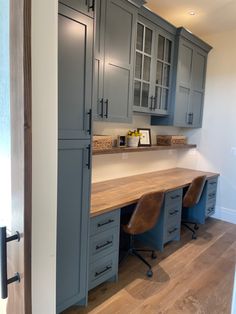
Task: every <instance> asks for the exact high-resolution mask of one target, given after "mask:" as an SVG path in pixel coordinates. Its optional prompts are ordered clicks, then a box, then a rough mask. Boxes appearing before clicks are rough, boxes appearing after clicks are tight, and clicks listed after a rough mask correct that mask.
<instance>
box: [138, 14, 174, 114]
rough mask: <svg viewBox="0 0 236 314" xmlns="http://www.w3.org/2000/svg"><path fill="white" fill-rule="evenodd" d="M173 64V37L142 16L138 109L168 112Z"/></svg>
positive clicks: (150, 111)
mask: <svg viewBox="0 0 236 314" xmlns="http://www.w3.org/2000/svg"><path fill="white" fill-rule="evenodd" d="M172 65H173V38H172V36H171V35H169V36H168V35H167V34H165V33H164V32H163V31H161V30H160V29H159V28H158V27H157V26H156V25H155V24H152V23H151V22H149V21H148V20H146V19H144V18H142V17H139V21H138V24H137V36H136V57H135V79H134V107H133V110H134V111H136V112H142V113H148V114H152V115H167V114H168V109H169V101H170V92H169V89H170V84H171V72H172Z"/></svg>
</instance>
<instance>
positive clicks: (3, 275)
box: [0, 227, 20, 299]
mask: <svg viewBox="0 0 236 314" xmlns="http://www.w3.org/2000/svg"><path fill="white" fill-rule="evenodd" d="M14 240H17V241H20V234H19V232H16V234H14V235H13V236H10V237H7V229H6V227H0V281H1V299H6V298H7V297H8V285H9V284H11V283H13V282H20V275H19V273H16V274H15V276H13V277H11V278H9V279H7V242H11V241H14Z"/></svg>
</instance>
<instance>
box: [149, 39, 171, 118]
mask: <svg viewBox="0 0 236 314" xmlns="http://www.w3.org/2000/svg"><path fill="white" fill-rule="evenodd" d="M156 45H157V47H156V48H157V49H156V60H155V61H156V75H155V98H154V109H155V110H157V111H161V112H162V111H163V113H164V112H165V111H166V113H167V110H168V104H169V96H170V95H169V94H170V73H171V66H172V50H173V47H172V41H171V40H169V39H168V38H166V37H164V36H162V35H160V34H158V35H157V41H156Z"/></svg>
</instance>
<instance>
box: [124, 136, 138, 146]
mask: <svg viewBox="0 0 236 314" xmlns="http://www.w3.org/2000/svg"><path fill="white" fill-rule="evenodd" d="M138 143H139V136H128V138H127V145H128V146H129V147H137V146H138Z"/></svg>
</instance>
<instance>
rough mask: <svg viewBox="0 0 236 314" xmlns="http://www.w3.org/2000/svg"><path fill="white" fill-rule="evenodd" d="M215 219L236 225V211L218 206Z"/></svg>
mask: <svg viewBox="0 0 236 314" xmlns="http://www.w3.org/2000/svg"><path fill="white" fill-rule="evenodd" d="M212 217H214V218H217V219H220V220H224V221H227V222H231V223H233V224H236V209H231V208H225V207H219V206H216V211H215V214H214V215H213V216H212Z"/></svg>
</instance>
